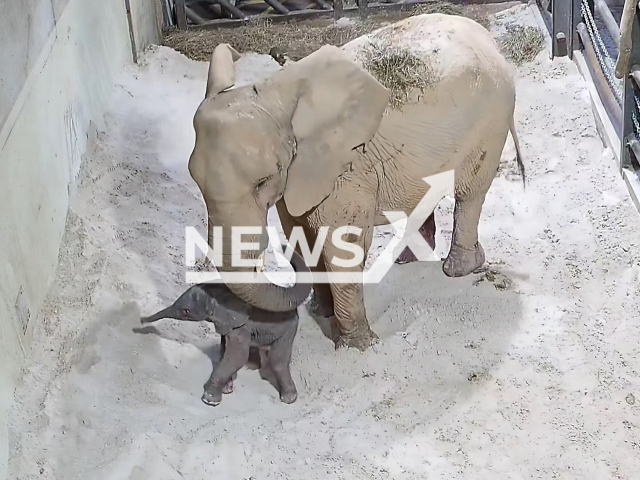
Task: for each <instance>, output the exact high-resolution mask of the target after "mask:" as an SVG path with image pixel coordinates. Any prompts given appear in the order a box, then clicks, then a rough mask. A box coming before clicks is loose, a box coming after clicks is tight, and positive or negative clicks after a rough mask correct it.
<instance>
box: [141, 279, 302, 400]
mask: <svg viewBox="0 0 640 480" xmlns="http://www.w3.org/2000/svg"><path fill="white" fill-rule="evenodd" d="M163 318H174V319H176V320H185V321H190V322H210V323H213V325H214V326H215V329H216V332H217V333H218V334H220V335H221V337H222V343H221V349H220V351H221V355H220V362H219V363H218V366H217V367H216V368H215V370H214V371H213V373H212V374H211V377H210V378H209V380H208V381H207V383H206V384H205V386H204V394H203V395H202V401H203V402H204V403H206V404H207V405H211V406H217V405H219V404H220V402H221V401H222V394H223V393H231V392H232V391H233V380H234V379H235V378H236V374H237V372H238V370H240V369H241V368H242V367H243V366H244V365H245V364H246V363H247V361H248V359H249V347H252V346H253V347H258V348H259V349H260V360H261V368H263V369H269V368H270V369H271V371H272V372H273V374H274V376H275V378H276V380H277V382H278V388H279V391H280V400H281V401H282V402H284V403H293V402H295V401H296V399H297V398H298V393H297V391H296V386H295V383H294V382H293V379H292V378H291V372H290V370H289V365H290V362H291V349H292V347H293V340H294V338H295V336H296V333H297V330H298V311H297V309H295V308H294V309H293V310H291V311H289V312H270V311H267V310H262V309H260V308H257V307H252V306H251V305H249V304H247V303H246V302H244V301H243V300H240V299H239V298H238V297H237V296H236V295H234V294H233V293H232V292H231V291H230V290H229V288H228V287H227V286H226V285H224V284H200V285H194V286H192V287H190V288H189V289H188V290H187V291H186V292H184V293H183V294H182V295H181V296H180V298H178V300H176V301H175V303H174V304H173V305H171V306H170V307H168V308H166V309H164V310H161V311H160V312H158V313H156V314H154V315H151V316H149V317H143V318H141V319H140V321H141V322H142V323H143V324H148V323H153V322H156V321H158V320H161V319H163Z"/></svg>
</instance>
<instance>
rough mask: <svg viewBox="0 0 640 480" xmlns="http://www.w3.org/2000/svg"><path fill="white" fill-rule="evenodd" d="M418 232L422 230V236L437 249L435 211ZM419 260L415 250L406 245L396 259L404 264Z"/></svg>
mask: <svg viewBox="0 0 640 480" xmlns="http://www.w3.org/2000/svg"><path fill="white" fill-rule="evenodd" d="M418 232H420V235H422V238H424V239H425V240H426V242H427V243H428V244H429V246H430V247H431V250H435V248H436V218H435V216H434V214H433V213H432V214H431V215H429V218H427V219H426V220H425V221H424V223H423V224H422V226H421V227H420V229H419V230H418ZM417 261H418V259H417V258H416V256H415V255H414V254H413V252H412V251H411V250H410V249H409V247H405V249H404V250H403V251H402V253H401V254H400V255H399V256H398V258H397V259H396V262H395V263H397V264H399V265H404V264H405V263H412V262H417Z"/></svg>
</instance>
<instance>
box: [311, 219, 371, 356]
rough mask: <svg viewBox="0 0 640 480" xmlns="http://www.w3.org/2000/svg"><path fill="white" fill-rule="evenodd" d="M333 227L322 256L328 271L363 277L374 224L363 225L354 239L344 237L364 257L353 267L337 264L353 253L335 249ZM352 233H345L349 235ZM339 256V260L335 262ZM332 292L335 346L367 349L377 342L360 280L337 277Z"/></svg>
mask: <svg viewBox="0 0 640 480" xmlns="http://www.w3.org/2000/svg"><path fill="white" fill-rule="evenodd" d="M334 231H335V229H329V235H328V238H327V242H326V243H325V248H324V250H323V256H324V260H325V265H326V267H327V271H328V272H329V273H330V274H333V273H352V274H357V275H358V276H359V278H360V279H361V278H362V272H363V270H364V263H365V261H366V257H367V252H368V251H369V246H370V245H371V238H372V236H373V225H371V226H367V227H365V228H363V231H362V233H361V235H360V236H359V237H358V238H357V239H349V240H345V239H344V238H343V240H345V241H347V243H351V244H353V245H356V246H358V247H360V248H361V249H362V251H363V252H364V258H363V259H362V261H361V262H360V263H358V264H357V265H353V266H344V265H340V260H342V261H344V260H352V259H353V254H352V253H350V252H345V250H343V249H341V248H338V247H337V246H336V245H335V244H334V243H333V242H332V236H333V232H334ZM351 235H352V234H348V235H345V237H349V236H351ZM336 259H338V262H336ZM330 287H331V293H332V296H333V308H334V312H335V316H334V317H332V330H333V337H334V338H333V340H334V342H335V344H336V348H340V347H345V346H346V347H355V348H358V349H359V350H362V351H364V350H366V349H367V348H368V347H370V346H371V345H373V344H374V343H376V342H377V341H378V336H377V335H376V334H375V333H374V332H373V331H372V330H371V328H370V327H369V322H368V320H367V312H366V310H365V306H364V287H363V284H362V280H360V281H358V282H357V283H343V281H341V280H340V279H337V280H336V281H333V280H332V281H331V284H330Z"/></svg>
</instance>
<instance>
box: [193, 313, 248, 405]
mask: <svg viewBox="0 0 640 480" xmlns="http://www.w3.org/2000/svg"><path fill="white" fill-rule="evenodd" d="M250 345H251V333H250V332H249V328H248V327H247V326H246V325H245V326H243V327H240V328H236V329H234V330H232V331H231V332H230V333H229V334H227V335H225V348H224V356H223V357H222V361H221V362H220V363H219V364H218V366H217V367H216V369H215V370H214V371H213V373H212V374H211V377H210V378H209V381H208V382H207V383H206V385H205V386H204V394H203V395H202V401H203V402H204V403H206V404H207V405H211V406H213V407H215V406H217V405H219V404H220V402H221V401H222V393H223V389H224V387H225V385H227V384H228V383H229V381H230V380H231V379H232V378H233V375H234V374H235V373H236V372H237V371H238V370H240V369H241V368H242V367H243V366H244V365H245V364H246V363H247V360H249V346H250Z"/></svg>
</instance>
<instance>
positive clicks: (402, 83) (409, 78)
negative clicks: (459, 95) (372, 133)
mask: <svg viewBox="0 0 640 480" xmlns="http://www.w3.org/2000/svg"><path fill="white" fill-rule="evenodd" d="M361 61H362V66H363V67H364V68H365V69H366V70H367V71H368V72H369V73H371V75H373V76H374V77H375V78H376V79H377V80H378V81H379V82H380V83H381V84H382V85H384V86H385V87H386V88H387V89H389V91H390V92H391V95H390V97H389V106H390V107H391V108H395V109H399V108H401V107H402V105H404V104H405V103H407V101H408V100H409V95H410V94H411V92H412V91H413V89H415V88H418V89H420V91H421V92H422V93H424V91H425V90H426V89H427V88H429V87H430V86H432V85H433V84H434V83H435V80H436V78H435V77H436V72H435V69H434V68H433V66H432V65H431V64H429V63H428V62H425V61H424V60H423V59H422V58H420V57H418V56H416V55H415V54H414V53H413V52H412V51H411V50H410V49H408V48H406V47H399V46H395V45H391V44H390V43H388V42H385V41H380V40H377V41H372V42H371V43H370V44H369V45H367V46H366V47H365V48H364V49H363V51H362V52H361Z"/></svg>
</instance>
